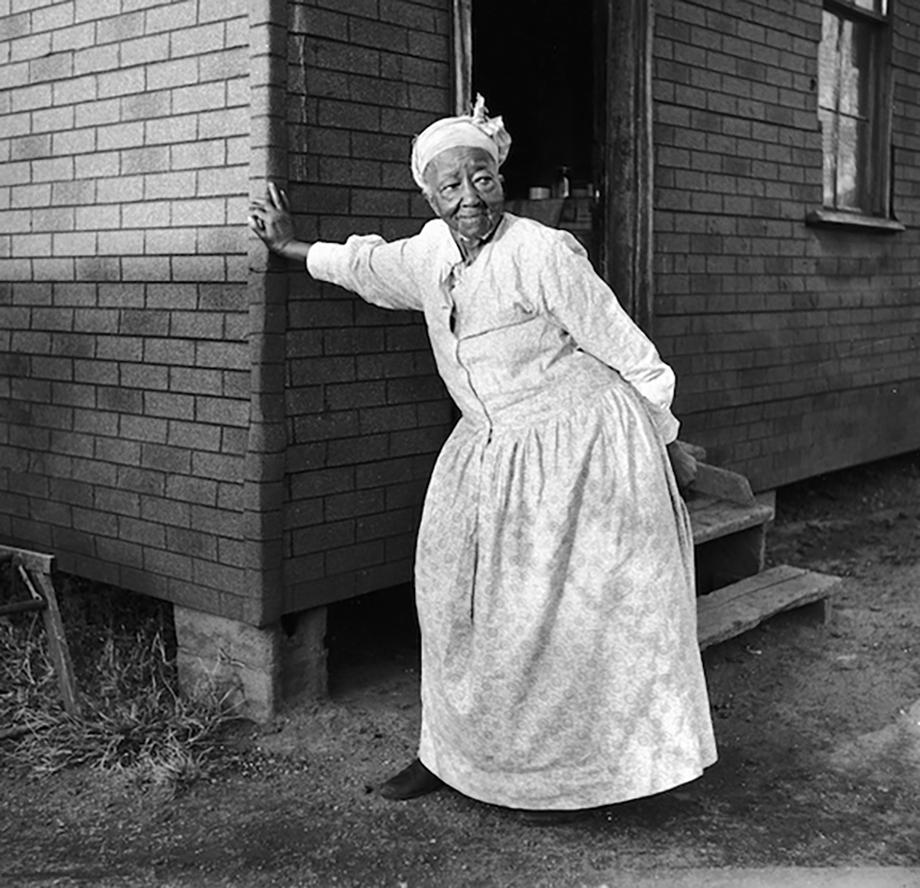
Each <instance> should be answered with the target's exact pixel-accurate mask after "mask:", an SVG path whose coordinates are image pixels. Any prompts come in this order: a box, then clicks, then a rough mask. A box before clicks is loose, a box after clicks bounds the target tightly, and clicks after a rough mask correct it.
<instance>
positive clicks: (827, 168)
mask: <svg viewBox="0 0 920 888" xmlns="http://www.w3.org/2000/svg"><path fill="white" fill-rule="evenodd" d="M818 119H819V120H820V121H821V138H822V140H823V143H824V200H823V202H824V206H826V207H836V206H837V115H836V114H834V113H833V112H832V111H827V110H825V109H824V108H822V109H820V110H819V111H818Z"/></svg>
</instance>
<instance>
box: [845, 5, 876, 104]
mask: <svg viewBox="0 0 920 888" xmlns="http://www.w3.org/2000/svg"><path fill="white" fill-rule="evenodd" d="M838 46H839V52H840V97H839V110H840V111H841V112H842V113H843V114H852V115H854V116H855V115H858V116H861V117H868V116H869V114H870V109H871V104H870V96H871V88H872V30H871V29H870V28H869V26H868V25H865V24H861V23H859V24H858V23H856V22H851V21H844V22H842V25H841V28H840V40H839V42H838Z"/></svg>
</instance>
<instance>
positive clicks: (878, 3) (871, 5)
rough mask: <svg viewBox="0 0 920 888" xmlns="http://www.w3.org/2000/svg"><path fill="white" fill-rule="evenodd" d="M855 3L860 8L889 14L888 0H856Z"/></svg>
mask: <svg viewBox="0 0 920 888" xmlns="http://www.w3.org/2000/svg"><path fill="white" fill-rule="evenodd" d="M855 5H856V6H858V7H859V8H860V9H868V10H869V12H877V13H878V14H879V15H888V2H887V0H856V4H855Z"/></svg>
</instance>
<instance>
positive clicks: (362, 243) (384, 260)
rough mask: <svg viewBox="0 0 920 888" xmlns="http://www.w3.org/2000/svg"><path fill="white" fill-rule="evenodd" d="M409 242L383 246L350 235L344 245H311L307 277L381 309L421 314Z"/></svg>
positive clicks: (378, 240) (367, 237)
mask: <svg viewBox="0 0 920 888" xmlns="http://www.w3.org/2000/svg"><path fill="white" fill-rule="evenodd" d="M412 245H413V239H412V238H406V239H404V240H398V241H393V242H392V243H387V242H386V241H385V240H384V239H383V238H382V237H380V236H379V235H376V234H372V235H352V236H351V237H350V238H348V240H347V241H346V242H345V243H344V244H331V243H325V242H322V241H321V242H318V243H314V244H312V245H311V246H310V250H309V252H308V253H307V271H308V272H309V273H310V275H311V277H314V278H316V279H317V280H320V281H327V282H328V283H330V284H337V285H338V286H340V287H344V288H345V289H346V290H351V291H352V292H353V293H357V294H358V295H359V296H360V297H361V298H362V299H364V300H365V301H367V302H371V303H373V304H374V305H379V306H380V307H381V308H397V309H414V310H417V311H421V310H422V298H421V292H420V288H419V277H418V275H417V273H416V269H415V267H416V265H417V262H416V261H415V251H414V250H413V246H412Z"/></svg>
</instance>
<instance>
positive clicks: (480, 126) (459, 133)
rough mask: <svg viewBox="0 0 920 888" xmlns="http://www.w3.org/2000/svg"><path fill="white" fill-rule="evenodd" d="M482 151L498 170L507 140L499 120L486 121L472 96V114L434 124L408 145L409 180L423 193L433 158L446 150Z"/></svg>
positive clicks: (479, 102) (482, 104) (479, 99)
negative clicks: (409, 152)
mask: <svg viewBox="0 0 920 888" xmlns="http://www.w3.org/2000/svg"><path fill="white" fill-rule="evenodd" d="M458 147H464V148H482V149H483V150H484V151H488V152H489V154H491V155H492V157H493V158H494V159H495V162H496V164H498V166H501V165H502V164H503V163H504V162H505V158H506V157H507V156H508V151H509V149H510V148H511V136H509V135H508V131H507V130H506V129H505V124H504V123H503V122H502V119H501V117H489V116H488V113H487V111H486V102H485V99H484V98H483V97H482V96H481V95H477V96H476V104H475V105H474V107H473V113H472V114H469V115H461V116H460V117H445V118H443V119H441V120H436V121H435V122H434V123H432V124H431V126H429V127H427V128H426V129H424V130H422V132H421V133H419V134H418V135H417V136H416V137H415V141H414V142H413V143H412V178H413V179H415V182H416V184H417V185H418V187H419V188H421V189H422V190H423V191H424V190H425V167H427V166H428V164H429V163H430V162H431V160H432V158H433V157H434V156H435V155H436V154H440V153H441V152H442V151H445V150H447V149H448V148H458Z"/></svg>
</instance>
